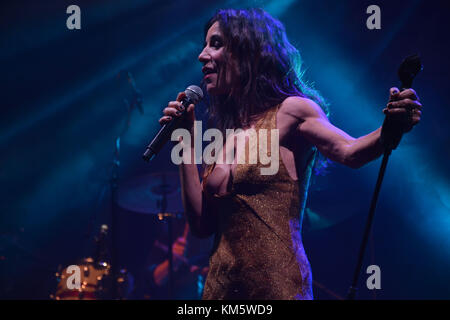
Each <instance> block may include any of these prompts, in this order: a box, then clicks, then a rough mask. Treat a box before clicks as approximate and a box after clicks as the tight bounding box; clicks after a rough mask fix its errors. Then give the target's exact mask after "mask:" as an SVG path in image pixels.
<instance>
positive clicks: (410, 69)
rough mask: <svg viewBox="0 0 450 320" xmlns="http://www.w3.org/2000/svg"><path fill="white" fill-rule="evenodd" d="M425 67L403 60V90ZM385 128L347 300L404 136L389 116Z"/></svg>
mask: <svg viewBox="0 0 450 320" xmlns="http://www.w3.org/2000/svg"><path fill="white" fill-rule="evenodd" d="M422 69H423V66H422V63H421V61H420V57H419V56H418V55H411V56H408V57H406V58H405V59H404V60H403V62H402V63H401V64H400V67H399V69H398V76H399V78H400V82H401V88H402V89H401V91H403V90H405V89H408V88H411V86H412V81H413V79H414V77H415V76H416V75H417V74H418V73H419V72H420V71H421V70H422ZM383 129H384V130H385V131H386V137H385V138H384V139H382V140H384V141H382V142H383V145H384V146H385V151H384V155H383V160H382V162H381V167H380V171H379V172H378V178H377V183H376V185H375V190H374V193H373V195H372V201H371V203H370V209H369V215H368V217H367V221H366V227H365V229H364V234H363V239H362V242H361V246H360V248H359V254H358V260H357V263H356V268H355V271H354V273H353V281H352V285H351V286H350V288H349V291H348V295H347V300H354V299H355V297H356V290H357V285H358V278H359V275H360V273H361V268H362V263H363V259H364V252H365V250H366V246H367V242H368V239H369V235H370V231H371V227H372V222H373V217H374V215H375V208H376V206H377V201H378V194H379V193H380V189H381V183H382V182H383V178H384V173H385V171H386V167H387V163H388V160H389V156H390V155H391V153H392V150H395V149H396V148H397V146H398V144H399V143H400V140H401V138H402V128H398V126H395V125H393V124H392V122H389V120H388V119H387V116H386V118H385V120H384V123H383ZM382 138H383V134H382Z"/></svg>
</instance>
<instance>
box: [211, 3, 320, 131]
mask: <svg viewBox="0 0 450 320" xmlns="http://www.w3.org/2000/svg"><path fill="white" fill-rule="evenodd" d="M216 21H217V22H218V23H219V27H220V29H221V31H222V33H223V35H224V37H225V49H226V52H227V54H228V55H229V56H230V57H231V56H232V57H233V59H235V61H237V63H238V68H239V73H240V75H239V77H240V79H239V81H240V83H239V86H238V87H237V88H232V89H231V92H230V93H229V94H228V95H227V96H210V97H209V106H208V113H209V117H210V120H211V122H213V123H214V124H215V126H216V127H217V128H218V129H220V130H222V131H223V132H224V131H225V129H231V128H244V127H245V126H247V125H249V123H250V121H251V120H252V118H253V117H255V116H258V115H259V114H261V113H262V112H264V111H265V110H267V109H269V108H272V107H274V106H276V105H278V104H280V103H281V102H283V100H284V99H286V98H287V97H290V96H300V97H305V98H309V99H311V100H313V101H315V102H316V103H317V104H318V105H319V106H321V107H322V109H323V110H324V112H325V113H326V114H327V115H328V105H327V103H326V101H325V100H324V99H323V98H322V96H321V95H320V94H319V92H318V91H316V90H315V89H314V88H313V87H312V86H311V85H310V84H308V83H307V82H306V81H305V80H304V79H303V71H302V70H301V65H302V60H301V57H300V53H299V51H298V50H297V49H296V48H295V47H294V46H293V45H292V44H291V43H290V42H289V41H288V38H287V36H286V31H285V28H284V26H283V24H282V23H281V22H280V21H278V20H277V19H275V18H273V17H272V16H270V15H269V14H268V13H267V12H265V11H264V10H262V9H246V10H237V9H221V10H219V11H217V12H216V14H215V15H214V16H213V17H212V18H211V19H210V20H209V21H208V22H207V24H206V25H205V29H204V32H205V37H206V34H207V32H208V30H209V28H210V27H211V26H212V25H213V24H214V23H215V22H216Z"/></svg>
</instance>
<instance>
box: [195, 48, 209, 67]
mask: <svg viewBox="0 0 450 320" xmlns="http://www.w3.org/2000/svg"><path fill="white" fill-rule="evenodd" d="M209 59H210V56H209V54H208V53H207V50H206V47H205V48H203V50H202V52H200V54H199V55H198V61H200V62H201V63H203V64H205V63H207V62H208V61H209Z"/></svg>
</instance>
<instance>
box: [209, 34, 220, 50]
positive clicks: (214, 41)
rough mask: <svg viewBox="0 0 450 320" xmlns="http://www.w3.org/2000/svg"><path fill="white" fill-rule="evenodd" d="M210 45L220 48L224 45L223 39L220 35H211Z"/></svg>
mask: <svg viewBox="0 0 450 320" xmlns="http://www.w3.org/2000/svg"><path fill="white" fill-rule="evenodd" d="M209 44H210V46H211V47H213V48H220V47H222V45H223V42H222V39H221V38H220V37H218V36H213V37H211V40H210V42H209Z"/></svg>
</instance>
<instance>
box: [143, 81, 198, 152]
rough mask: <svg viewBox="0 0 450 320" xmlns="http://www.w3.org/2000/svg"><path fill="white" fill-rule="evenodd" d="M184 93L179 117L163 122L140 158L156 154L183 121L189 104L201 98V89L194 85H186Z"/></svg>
mask: <svg viewBox="0 0 450 320" xmlns="http://www.w3.org/2000/svg"><path fill="white" fill-rule="evenodd" d="M184 93H186V97H184V98H183V100H181V103H182V104H183V107H184V110H183V111H182V112H181V115H180V116H179V117H176V118H173V119H172V120H171V121H170V122H168V123H166V124H164V125H163V126H162V127H161V129H160V130H159V132H158V133H157V134H156V136H155V137H154V138H153V140H152V142H150V144H149V145H148V146H147V149H145V152H144V154H143V155H142V158H143V159H144V160H145V161H150V160H152V159H153V158H154V157H155V156H156V154H157V153H158V152H159V151H160V150H161V149H162V147H163V146H164V145H165V144H166V142H167V141H168V140H169V139H170V136H171V135H172V132H173V131H174V130H175V129H177V128H178V127H179V126H180V124H181V122H182V121H183V118H184V117H185V114H186V112H187V108H188V106H189V105H190V104H196V103H197V102H199V101H200V100H201V99H203V91H202V89H200V88H199V87H197V86H194V85H192V86H189V87H187V89H186V90H185V91H184Z"/></svg>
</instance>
